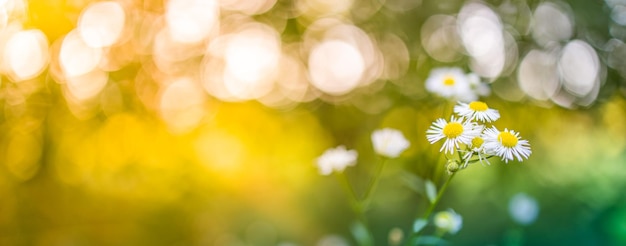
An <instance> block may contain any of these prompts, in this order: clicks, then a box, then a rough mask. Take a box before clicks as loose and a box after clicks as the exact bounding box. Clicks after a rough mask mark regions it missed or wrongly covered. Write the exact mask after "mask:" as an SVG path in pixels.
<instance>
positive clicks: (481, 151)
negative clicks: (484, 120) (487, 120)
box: [463, 126, 491, 167]
mask: <svg viewBox="0 0 626 246" xmlns="http://www.w3.org/2000/svg"><path fill="white" fill-rule="evenodd" d="M481 127H482V126H481ZM484 143H485V139H484V138H483V137H482V136H476V137H474V138H473V139H472V141H471V142H470V143H469V144H468V145H467V148H468V149H469V151H467V153H465V155H464V156H463V159H464V160H465V164H464V165H463V167H467V165H468V164H469V161H470V159H471V158H472V156H473V155H477V156H478V161H479V162H480V163H482V164H483V165H485V162H486V163H487V164H488V165H490V164H491V163H490V162H489V160H487V158H486V156H484V155H488V154H489V153H487V152H486V151H485V145H484Z"/></svg>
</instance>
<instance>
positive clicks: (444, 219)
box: [434, 209, 463, 234]
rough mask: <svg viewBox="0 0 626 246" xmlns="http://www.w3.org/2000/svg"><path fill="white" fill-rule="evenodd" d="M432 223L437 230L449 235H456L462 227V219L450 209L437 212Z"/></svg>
mask: <svg viewBox="0 0 626 246" xmlns="http://www.w3.org/2000/svg"><path fill="white" fill-rule="evenodd" d="M434 221H435V226H437V228H439V229H441V230H444V231H446V232H449V233H450V234H456V233H457V232H459V230H461V227H462V226H463V217H461V215H459V214H457V213H456V212H454V210H452V209H449V210H448V211H441V212H438V213H437V214H435V219H434Z"/></svg>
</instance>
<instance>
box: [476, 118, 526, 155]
mask: <svg viewBox="0 0 626 246" xmlns="http://www.w3.org/2000/svg"><path fill="white" fill-rule="evenodd" d="M484 138H485V143H484V145H485V149H486V151H487V152H489V153H490V154H493V155H496V156H499V157H501V158H502V159H503V160H504V162H506V163H508V162H509V161H510V160H511V161H512V160H513V159H517V161H523V159H528V157H529V156H530V154H531V153H532V152H531V151H530V144H529V143H528V140H524V139H521V138H520V137H519V133H517V132H515V131H513V130H508V129H506V128H505V129H504V131H500V130H498V129H497V128H496V127H495V126H493V127H491V128H488V129H485V132H484Z"/></svg>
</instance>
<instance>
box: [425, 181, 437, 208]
mask: <svg viewBox="0 0 626 246" xmlns="http://www.w3.org/2000/svg"><path fill="white" fill-rule="evenodd" d="M425 185H426V196H427V197H428V201H430V203H433V202H434V201H435V199H436V198H437V187H436V186H435V184H434V183H433V182H432V181H430V180H428V181H426V183H425Z"/></svg>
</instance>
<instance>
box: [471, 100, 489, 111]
mask: <svg viewBox="0 0 626 246" xmlns="http://www.w3.org/2000/svg"><path fill="white" fill-rule="evenodd" d="M469 108H470V109H471V110H474V111H486V110H487V109H489V107H487V104H486V103H484V102H481V101H474V102H471V103H470V104H469Z"/></svg>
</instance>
